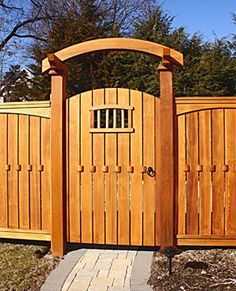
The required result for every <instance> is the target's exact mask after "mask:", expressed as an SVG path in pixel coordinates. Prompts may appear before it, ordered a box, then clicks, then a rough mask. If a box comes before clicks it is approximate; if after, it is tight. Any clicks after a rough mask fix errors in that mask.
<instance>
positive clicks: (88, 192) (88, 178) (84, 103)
mask: <svg viewBox="0 0 236 291" xmlns="http://www.w3.org/2000/svg"><path fill="white" fill-rule="evenodd" d="M91 106H92V92H91V91H90V92H86V93H83V94H81V143H82V144H81V164H82V165H83V166H84V172H82V173H81V203H82V205H81V207H82V213H81V219H82V221H81V228H82V230H81V231H82V233H81V242H83V243H91V242H92V241H93V240H92V238H93V234H92V203H93V201H92V174H91V172H90V166H91V165H92V152H91V150H92V147H91V138H92V137H91V134H90V133H89V129H90V115H89V114H88V113H89V109H90V108H91Z"/></svg>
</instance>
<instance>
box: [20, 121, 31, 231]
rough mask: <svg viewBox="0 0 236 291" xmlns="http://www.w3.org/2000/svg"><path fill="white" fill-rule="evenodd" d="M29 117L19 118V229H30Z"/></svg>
mask: <svg viewBox="0 0 236 291" xmlns="http://www.w3.org/2000/svg"><path fill="white" fill-rule="evenodd" d="M29 142H30V141H29V116H25V115H21V116H19V164H20V165H21V166H22V170H21V171H20V173H19V213H20V225H19V226H20V228H22V229H29V228H30V204H29V203H30V197H29V194H30V192H29V182H30V181H29V172H28V171H27V165H28V164H29V145H30V143H29Z"/></svg>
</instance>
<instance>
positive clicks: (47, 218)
mask: <svg viewBox="0 0 236 291" xmlns="http://www.w3.org/2000/svg"><path fill="white" fill-rule="evenodd" d="M49 141H50V120H49V119H46V118H42V119H41V164H42V165H43V171H42V173H41V183H42V188H41V191H42V229H43V230H45V231H48V232H50V231H51V191H50V173H51V171H50V143H49Z"/></svg>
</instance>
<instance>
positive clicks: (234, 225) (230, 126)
mask: <svg viewBox="0 0 236 291" xmlns="http://www.w3.org/2000/svg"><path fill="white" fill-rule="evenodd" d="M235 136H236V110H235V109H227V110H226V111H225V164H226V165H228V166H229V172H227V173H226V188H225V190H226V193H225V195H226V203H225V212H226V213H225V219H226V220H225V234H226V235H234V236H236V211H235V209H236V141H235Z"/></svg>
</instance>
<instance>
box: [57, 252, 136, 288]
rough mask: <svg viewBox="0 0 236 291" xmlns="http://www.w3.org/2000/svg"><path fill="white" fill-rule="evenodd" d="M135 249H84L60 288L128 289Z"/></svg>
mask: <svg viewBox="0 0 236 291" xmlns="http://www.w3.org/2000/svg"><path fill="white" fill-rule="evenodd" d="M136 253H137V252H136V251H125V250H119V251H116V250H91V249H90V250H86V252H85V253H84V255H83V256H82V257H81V259H80V260H79V261H78V263H77V264H76V265H75V267H74V269H73V270H72V271H71V273H70V275H69V276H68V278H67V280H66V282H65V284H64V286H63V288H62V290H63V291H67V290H68V291H77V290H81V291H83V290H89V291H90V290H91V291H93V290H102V291H104V290H108V291H110V290H113V291H115V290H124V291H126V290H130V278H131V269H132V263H133V262H134V258H135V256H136Z"/></svg>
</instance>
